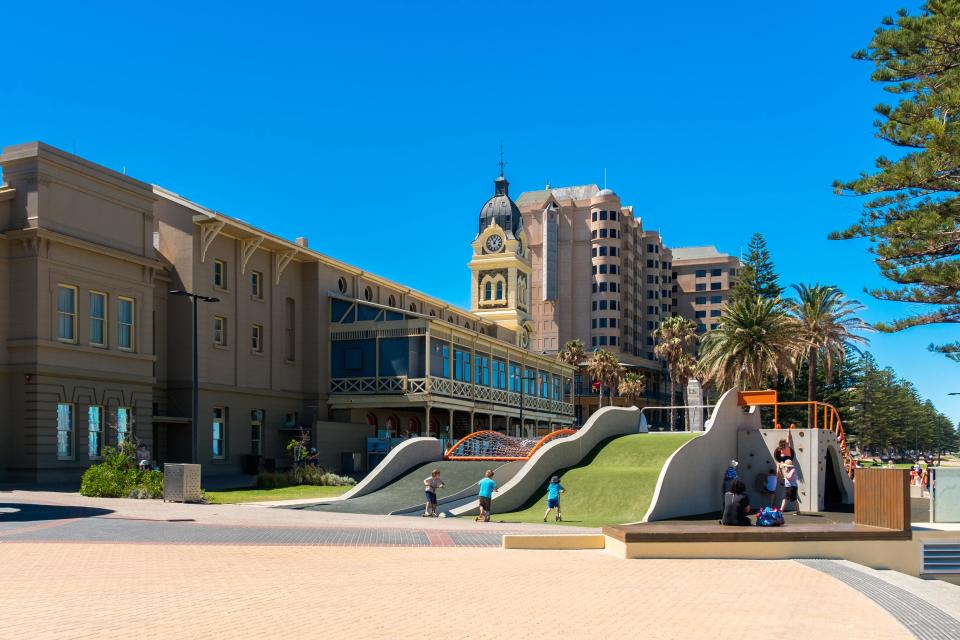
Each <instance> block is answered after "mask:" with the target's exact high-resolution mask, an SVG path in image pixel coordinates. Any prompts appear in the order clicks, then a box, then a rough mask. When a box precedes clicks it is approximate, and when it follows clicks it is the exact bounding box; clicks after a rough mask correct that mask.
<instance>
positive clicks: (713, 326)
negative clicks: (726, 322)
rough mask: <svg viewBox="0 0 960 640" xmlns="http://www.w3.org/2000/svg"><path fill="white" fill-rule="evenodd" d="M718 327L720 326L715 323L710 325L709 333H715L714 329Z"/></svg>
mask: <svg viewBox="0 0 960 640" xmlns="http://www.w3.org/2000/svg"><path fill="white" fill-rule="evenodd" d="M719 326H720V325H718V324H716V323H714V324H712V325H710V331H715V330H716V328H717V327H719Z"/></svg>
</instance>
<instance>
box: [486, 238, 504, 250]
mask: <svg viewBox="0 0 960 640" xmlns="http://www.w3.org/2000/svg"><path fill="white" fill-rule="evenodd" d="M502 248H503V238H502V237H501V236H499V235H497V234H493V235H492V236H490V237H489V238H487V251H489V252H490V253H496V252H497V251H500V249H502Z"/></svg>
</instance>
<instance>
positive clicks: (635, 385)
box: [617, 373, 647, 406]
mask: <svg viewBox="0 0 960 640" xmlns="http://www.w3.org/2000/svg"><path fill="white" fill-rule="evenodd" d="M646 388H647V380H646V378H644V377H643V376H642V375H640V374H639V373H628V374H626V375H624V376H623V379H622V380H620V386H619V387H617V393H619V394H620V395H621V396H623V397H624V398H626V399H627V402H629V403H631V404H633V405H634V406H636V402H637V398H639V397H640V395H641V394H642V393H643V390H644V389H646Z"/></svg>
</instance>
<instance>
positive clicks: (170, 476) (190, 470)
mask: <svg viewBox="0 0 960 640" xmlns="http://www.w3.org/2000/svg"><path fill="white" fill-rule="evenodd" d="M201 499H202V496H201V493H200V465H198V464H171V463H167V464H165V465H163V501H164V502H200V500H201Z"/></svg>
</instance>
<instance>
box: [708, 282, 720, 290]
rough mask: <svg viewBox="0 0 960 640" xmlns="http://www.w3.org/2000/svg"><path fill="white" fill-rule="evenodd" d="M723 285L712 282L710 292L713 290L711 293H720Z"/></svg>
mask: <svg viewBox="0 0 960 640" xmlns="http://www.w3.org/2000/svg"><path fill="white" fill-rule="evenodd" d="M721 284H722V283H720V282H711V283H710V290H711V291H719V290H720V286H721Z"/></svg>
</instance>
